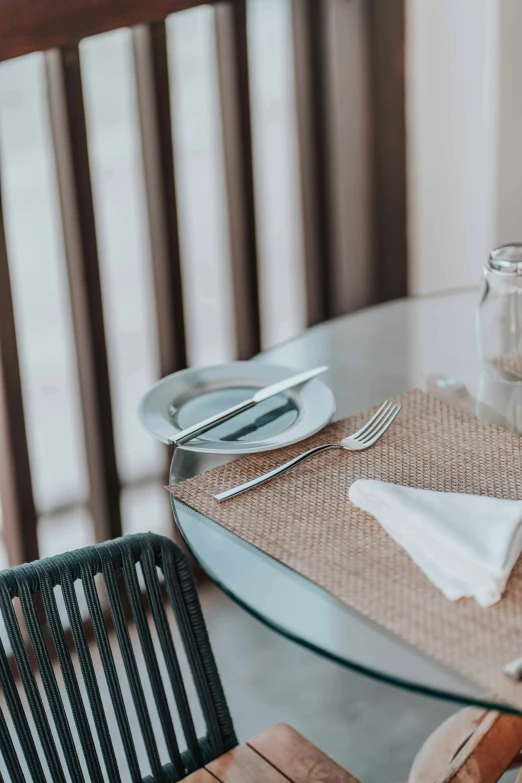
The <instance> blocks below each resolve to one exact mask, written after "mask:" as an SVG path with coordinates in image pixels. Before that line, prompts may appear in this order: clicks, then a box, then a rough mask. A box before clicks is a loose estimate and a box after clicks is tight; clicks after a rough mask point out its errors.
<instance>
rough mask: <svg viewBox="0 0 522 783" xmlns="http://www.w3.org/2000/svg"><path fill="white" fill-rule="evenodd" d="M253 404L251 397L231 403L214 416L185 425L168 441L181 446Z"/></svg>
mask: <svg viewBox="0 0 522 783" xmlns="http://www.w3.org/2000/svg"><path fill="white" fill-rule="evenodd" d="M254 405H256V403H255V402H254V400H252V399H250V400H244V401H243V402H238V404H237V405H232V407H231V408H227V409H226V410H225V411H221V413H215V414H214V416H209V417H208V419H203V421H198V423H197V424H193V425H192V426H191V427H187V429H185V430H181V432H178V434H177V435H175V436H174V437H173V438H170V440H169V443H170V444H172V445H173V446H181V445H182V444H183V443H187V441H189V440H192V438H196V437H197V436H198V435H201V434H202V433H203V432H206V431H207V430H211V429H212V427H215V426H216V425H217V424H222V423H223V422H224V421H228V419H231V418H232V417H233V416H237V414H238V413H242V411H247V410H248V409H249V408H253V407H254Z"/></svg>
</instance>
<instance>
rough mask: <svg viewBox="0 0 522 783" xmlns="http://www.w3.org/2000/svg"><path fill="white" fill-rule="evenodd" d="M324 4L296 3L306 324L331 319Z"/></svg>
mask: <svg viewBox="0 0 522 783" xmlns="http://www.w3.org/2000/svg"><path fill="white" fill-rule="evenodd" d="M322 5H323V0H292V23H293V52H294V83H295V95H296V110H297V135H298V145H299V168H300V171H299V178H300V185H301V210H302V215H303V239H304V269H305V286H306V307H307V325H308V326H312V325H313V324H316V323H320V322H321V321H324V320H325V319H326V318H329V317H330V316H331V315H332V307H331V304H332V303H331V301H330V276H331V269H332V266H333V261H332V252H333V249H332V242H331V231H332V226H331V222H330V214H331V208H332V204H331V189H330V185H329V161H328V141H327V128H326V122H327V118H328V111H327V106H326V96H325V78H326V77H325V52H324V41H325V31H324V16H323V8H322Z"/></svg>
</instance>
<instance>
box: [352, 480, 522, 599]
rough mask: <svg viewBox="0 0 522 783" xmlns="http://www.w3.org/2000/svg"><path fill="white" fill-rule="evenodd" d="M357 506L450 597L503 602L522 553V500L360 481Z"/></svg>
mask: <svg viewBox="0 0 522 783" xmlns="http://www.w3.org/2000/svg"><path fill="white" fill-rule="evenodd" d="M348 496H349V498H350V500H351V502H352V503H354V505H356V506H358V507H359V508H361V509H363V511H367V512H368V513H369V514H372V515H373V516H374V517H375V518H376V519H377V520H378V522H380V524H381V525H382V526H383V528H384V529H385V530H386V532H387V533H388V534H389V535H390V536H391V537H392V538H393V539H395V541H397V543H398V544H400V546H401V547H402V548H403V549H405V550H406V552H407V553H408V554H409V555H410V557H411V558H412V560H413V561H414V562H415V563H416V564H417V565H418V566H419V567H420V568H421V569H422V570H423V571H424V573H425V574H426V576H427V577H428V578H429V579H431V581H432V582H433V584H435V585H436V586H437V587H438V588H439V589H440V590H442V592H443V593H444V595H445V596H446V597H447V598H449V599H450V600H451V601H456V600H457V599H458V598H463V597H465V596H467V597H473V598H475V600H476V601H477V603H478V604H480V605H481V606H491V605H492V604H494V603H496V602H497V601H499V600H500V597H501V595H502V593H503V592H504V589H505V587H506V582H507V580H508V578H509V575H510V573H511V570H512V569H513V566H514V565H515V563H516V561H517V560H518V557H519V555H520V552H521V551H522V501H520V500H499V499H497V498H489V497H482V496H480V495H464V494H460V493H456V492H432V491H431V490H426V489H414V488H412V487H401V486H397V485H395V484H388V483H386V482H384V481H373V480H370V479H360V480H359V481H356V482H355V483H354V484H352V486H351V487H350V491H349V493H348Z"/></svg>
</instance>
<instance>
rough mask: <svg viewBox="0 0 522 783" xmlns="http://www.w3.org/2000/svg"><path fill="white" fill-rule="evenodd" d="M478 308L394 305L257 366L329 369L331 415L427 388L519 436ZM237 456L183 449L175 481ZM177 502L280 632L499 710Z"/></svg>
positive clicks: (227, 587) (350, 319) (212, 555)
mask: <svg viewBox="0 0 522 783" xmlns="http://www.w3.org/2000/svg"><path fill="white" fill-rule="evenodd" d="M476 309H477V292H476V291H475V290H473V291H465V292H455V293H452V294H446V295H444V296H434V297H429V298H413V299H406V300H400V301H395V302H392V303H389V304H384V305H379V306H376V307H372V308H368V309H366V310H363V311H360V312H358V313H355V314H353V315H349V316H344V317H341V318H337V319H334V320H332V321H328V322H325V323H323V324H320V325H318V326H315V327H313V328H311V329H308V330H307V331H305V332H304V333H302V334H300V335H299V336H297V337H295V338H293V339H291V340H288V341H287V342H285V343H283V344H281V345H278V346H276V347H274V348H272V349H270V350H268V351H265V352H263V353H261V354H259V355H258V356H256V357H255V359H253V361H257V362H267V363H270V364H280V365H285V366H287V367H291V368H295V369H307V368H311V367H315V366H317V365H320V364H327V365H328V366H329V368H330V369H329V372H328V373H327V374H326V375H325V376H324V379H325V382H326V383H327V384H328V385H329V386H330V388H331V389H332V390H333V392H334V394H335V397H336V400H337V411H336V415H335V418H344V417H346V416H349V415H351V414H353V413H356V412H358V411H360V410H361V409H363V408H367V407H369V406H371V405H374V404H376V403H378V402H380V401H382V400H383V399H385V398H388V397H392V396H394V395H396V394H399V393H401V392H405V391H408V390H410V389H413V388H421V389H424V390H426V391H429V392H431V393H435V394H437V395H438V396H440V397H441V399H445V400H447V401H449V402H452V403H454V404H458V405H460V406H462V407H464V408H467V409H469V410H471V411H473V412H474V413H475V414H476V415H478V416H480V417H481V418H484V419H487V420H490V421H493V422H496V423H500V424H504V426H506V427H509V428H511V429H515V430H517V431H522V384H513V383H506V382H502V381H500V380H499V381H492V380H490V379H487V378H486V377H484V376H483V375H482V374H481V368H480V363H479V358H478V351H477V344H476V331H475V324H476ZM519 420H520V421H519ZM230 459H234V457H232V458H231V457H230V456H229V457H223V456H216V455H209V454H201V453H196V452H191V451H187V450H183V448H178V449H176V450H175V452H174V456H173V459H172V464H171V476H170V481H171V483H176V482H178V481H182V480H184V479H186V478H189V477H191V476H194V475H196V474H197V473H201V472H203V471H205V470H209V469H210V468H212V467H215V466H217V465H220V464H223V463H224V462H227V461H229V460H230ZM171 498H172V510H173V513H174V517H175V520H176V523H177V525H178V527H179V529H180V531H181V534H182V536H183V538H184V540H185V542H186V544H187V546H188V548H189V550H190V551H191V553H192V555H193V556H194V558H195V559H196V561H197V562H198V563H199V565H200V566H201V568H202V569H203V570H204V571H205V572H206V573H207V574H208V576H209V577H210V578H211V579H212V580H213V581H214V582H215V583H216V584H217V585H218V586H219V587H220V588H221V589H222V590H223V591H224V592H225V593H226V594H227V595H229V596H230V597H231V598H233V599H234V600H235V601H236V602H237V603H239V604H240V605H241V606H243V607H244V608H245V609H247V610H248V611H249V612H251V613H252V614H253V615H255V616H256V617H257V618H258V619H260V620H262V621H263V622H265V623H266V624H268V625H269V626H270V627H271V628H273V629H274V630H275V631H277V632H279V633H281V634H283V635H285V636H287V637H288V638H290V639H293V640H294V641H296V642H298V643H300V644H302V645H305V646H306V647H308V648H309V649H311V650H314V651H315V652H317V653H319V654H321V655H323V656H326V657H327V658H330V659H332V660H334V661H337V662H338V663H341V664H343V665H346V666H348V667H351V668H353V669H356V670H358V671H361V672H364V673H366V674H368V675H371V676H373V677H376V678H378V679H381V680H385V681H387V682H389V683H392V684H395V685H397V686H401V687H404V688H408V689H411V690H415V691H418V692H422V693H424V694H427V695H432V696H437V697H439V698H446V699H450V700H453V701H456V702H460V703H464V704H474V705H478V706H486V707H495V708H496V709H498V708H499V704H498V703H493V702H490V701H488V699H487V696H486V695H485V694H484V693H482V692H481V690H480V688H479V687H478V686H477V685H475V684H474V683H472V682H469V681H467V680H466V679H464V678H463V677H461V676H459V675H458V674H456V673H454V672H452V671H450V670H449V669H446V668H445V667H444V666H442V665H441V664H440V663H438V662H436V661H434V660H432V659H431V658H430V657H429V656H427V655H426V654H424V653H422V652H420V651H419V650H417V649H416V648H414V647H413V646H411V645H409V644H408V643H406V642H404V641H403V640H401V639H399V638H398V637H395V636H394V635H393V634H391V633H390V632H389V631H387V630H384V629H383V628H381V627H380V626H378V625H377V624H375V623H373V622H372V621H370V620H368V619H367V618H365V617H363V616H362V615H360V614H358V613H357V612H355V611H354V610H351V609H350V608H349V607H347V606H346V605H344V604H342V603H341V602H340V601H338V600H337V599H336V598H334V597H333V596H332V595H330V594H329V593H327V592H326V591H325V590H323V589H322V588H320V587H318V586H317V585H315V584H313V583H312V582H310V581H308V580H307V579H306V578H304V577H302V576H300V575H299V574H297V573H296V572H294V571H292V570H291V569H289V568H287V567H286V566H284V565H283V564H281V563H279V562H278V561H276V560H274V559H272V558H271V557H269V556H268V555H266V554H264V553H263V552H261V551H260V550H258V549H256V548H255V547H253V546H251V545H250V544H248V543H246V542H245V541H243V540H242V539H240V538H238V537H237V536H235V535H234V534H233V533H231V532H229V531H228V530H226V529H225V528H223V527H221V526H220V525H219V524H217V523H216V522H213V521H212V520H211V519H208V518H207V517H205V516H203V515H202V514H200V513H198V512H196V511H194V510H193V509H191V508H189V507H188V506H186V505H184V504H183V503H181V502H179V501H178V500H176V499H175V498H174V497H173V496H171ZM500 706H502V705H500ZM506 709H510V708H509V707H506Z"/></svg>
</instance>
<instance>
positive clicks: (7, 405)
mask: <svg viewBox="0 0 522 783" xmlns="http://www.w3.org/2000/svg"><path fill="white" fill-rule="evenodd" d="M0 498H1V502H2V535H3V539H4V544H5V547H6V549H7V556H8V560H9V565H10V566H14V565H19V564H20V563H25V562H30V561H32V560H37V559H38V539H37V530H36V527H37V516H36V509H35V505H34V498H33V490H32V485H31V467H30V464H29V453H28V449H27V438H26V431H25V417H24V406H23V399H22V383H21V379H20V367H19V362H18V349H17V341H16V329H15V321H14V312H13V301H12V296H11V281H10V276H9V265H8V261H7V248H6V241H5V232H4V223H3V217H2V201H1V193H0Z"/></svg>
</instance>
